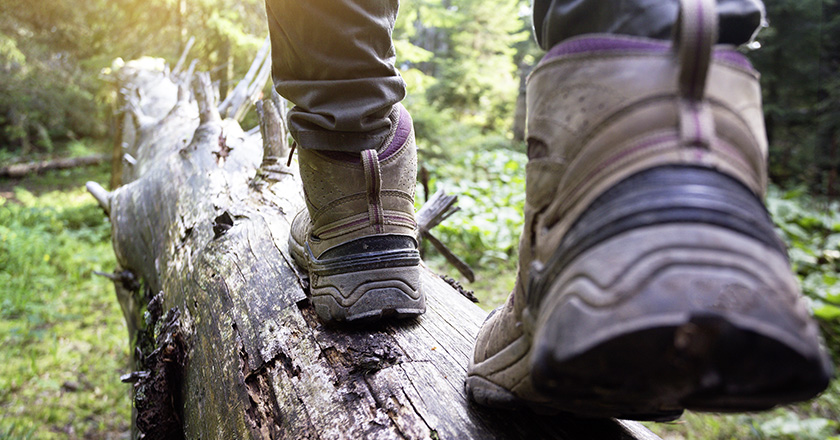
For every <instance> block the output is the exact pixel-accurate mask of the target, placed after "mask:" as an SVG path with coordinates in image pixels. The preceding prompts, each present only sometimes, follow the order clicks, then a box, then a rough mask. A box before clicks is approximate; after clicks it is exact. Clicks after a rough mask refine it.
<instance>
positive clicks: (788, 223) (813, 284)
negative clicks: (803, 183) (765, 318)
mask: <svg viewBox="0 0 840 440" xmlns="http://www.w3.org/2000/svg"><path fill="white" fill-rule="evenodd" d="M824 203H825V202H824ZM838 208H840V205H838V202H830V203H827V204H824V205H822V206H820V204H819V202H818V201H817V200H815V199H813V198H811V197H809V196H807V194H805V192H804V191H803V190H793V191H787V192H782V191H781V190H779V189H778V188H776V187H771V188H770V193H769V197H768V198H767V209H768V210H769V211H770V213H771V215H772V216H773V219H774V221H775V222H776V226H777V227H778V228H779V230H780V231H781V235H782V238H783V239H784V240H785V242H786V244H787V245H788V248H789V255H790V260H791V265H792V266H793V270H794V271H795V272H796V274H797V276H798V277H799V279H800V281H801V285H802V291H803V293H804V294H805V295H806V297H807V298H808V299H809V300H810V303H811V307H812V309H813V312H814V315H815V316H816V317H817V318H818V319H819V320H820V321H821V323H822V327H823V330H824V335H825V337H826V340H827V343H828V345H829V348H831V350H832V351H833V352H834V354H835V357H837V358H838V359H840V282H839V281H838V280H840V211H838Z"/></svg>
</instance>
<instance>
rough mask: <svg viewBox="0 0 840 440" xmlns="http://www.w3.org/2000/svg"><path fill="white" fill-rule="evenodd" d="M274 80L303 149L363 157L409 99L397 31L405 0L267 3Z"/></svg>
mask: <svg viewBox="0 0 840 440" xmlns="http://www.w3.org/2000/svg"><path fill="white" fill-rule="evenodd" d="M265 3H266V12H267V16H268V28H269V31H270V34H271V61H272V71H271V73H272V78H273V80H274V87H275V88H276V89H277V92H278V93H279V94H280V95H282V96H283V97H285V98H286V99H288V100H289V101H291V102H292V103H294V104H295V107H294V108H293V109H292V111H291V112H290V113H289V129H290V131H291V133H292V136H293V137H294V138H295V140H296V141H297V143H298V145H299V146H300V147H301V148H307V149H317V150H332V151H346V152H361V151H362V150H366V149H368V148H377V147H378V146H379V145H381V144H382V143H383V142H384V141H385V139H386V138H387V136H388V134H389V132H390V131H391V122H390V120H389V119H388V115H389V114H390V113H391V109H392V108H393V106H394V104H396V103H398V102H400V101H401V100H402V99H403V98H404V97H405V83H404V82H403V80H402V78H401V77H400V75H399V73H397V70H396V69H395V68H394V60H395V55H394V46H393V43H392V42H391V32H392V30H393V28H394V21H395V20H396V17H397V8H398V5H399V2H398V0H266V2H265Z"/></svg>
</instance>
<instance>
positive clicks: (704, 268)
mask: <svg viewBox="0 0 840 440" xmlns="http://www.w3.org/2000/svg"><path fill="white" fill-rule="evenodd" d="M594 262H602V263H603V262H608V263H609V264H608V266H609V267H607V268H605V266H604V265H602V264H593V263H594ZM550 290H551V292H550V293H549V294H548V295H547V298H546V302H545V303H544V304H543V308H542V312H541V313H540V316H539V318H538V320H537V323H536V328H538V329H539V331H537V333H536V335H535V336H534V342H533V349H532V350H533V352H532V354H531V358H530V368H531V377H532V380H533V383H534V387H535V388H536V389H537V390H538V391H540V392H541V393H542V394H544V395H546V396H557V397H558V398H559V397H562V399H555V400H554V402H553V404H554V405H555V406H556V407H558V408H561V409H566V410H573V411H574V412H576V413H578V414H587V415H593V416H610V417H619V418H636V419H661V418H663V417H665V418H667V417H668V415H669V414H675V413H677V412H679V411H681V410H682V409H693V410H702V411H716V412H734V411H755V410H764V409H768V408H772V407H773V406H776V405H779V404H786V403H790V402H795V401H800V400H805V399H808V398H811V397H813V396H814V395H816V394H817V393H819V392H820V391H822V390H823V389H824V388H825V387H826V386H827V384H828V381H829V379H830V375H831V374H830V368H831V367H830V364H829V363H828V361H827V359H826V358H825V357H823V356H822V355H821V353H820V352H819V349H818V347H819V342H818V335H817V327H816V325H814V324H813V323H811V322H810V321H809V318H808V312H807V309H806V305H805V304H804V302H802V301H800V300H798V298H797V297H798V289H797V287H796V284H795V280H794V279H793V277H792V275H790V269H789V267H788V265H787V262H786V261H785V259H784V258H782V257H781V256H780V255H778V254H777V253H775V252H773V251H771V250H769V249H767V248H766V247H765V246H763V245H762V244H761V243H757V242H755V241H754V240H752V239H749V238H745V237H743V236H742V235H740V234H737V233H733V232H732V231H728V230H725V229H722V228H719V227H713V226H708V225H700V224H695V225H691V224H684V225H668V226H659V227H651V228H646V229H643V230H637V231H633V232H630V233H627V234H623V235H622V236H620V237H617V238H615V239H612V240H610V241H609V242H608V243H605V244H603V245H601V246H598V247H597V248H596V249H593V250H592V251H591V252H589V253H587V255H586V256H582V257H581V258H580V259H579V260H578V261H576V262H575V263H573V264H571V265H570V266H569V267H568V268H567V270H565V271H564V274H563V276H561V277H560V278H559V279H557V280H556V282H555V283H552V285H551V287H550ZM561 338H562V339H563V340H564V342H563V343H562V344H558V343H557V342H558V341H559V340H561Z"/></svg>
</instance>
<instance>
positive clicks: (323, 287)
mask: <svg viewBox="0 0 840 440" xmlns="http://www.w3.org/2000/svg"><path fill="white" fill-rule="evenodd" d="M395 240H396V241H397V242H400V243H394V241H395ZM406 240H411V239H405V237H389V236H383V237H370V238H365V239H361V240H357V241H356V242H354V243H351V244H350V246H351V248H348V249H344V250H343V251H344V252H342V249H338V252H334V251H328V252H326V253H325V255H324V256H322V257H321V258H320V259H318V258H315V257H314V255H312V253H311V251H310V250H309V249H308V246H306V252H307V253H308V254H309V269H310V271H309V272H310V280H309V283H310V287H309V289H310V294H311V301H312V304H313V306H314V307H315V311H316V313H317V314H318V316H319V317H320V318H321V319H323V320H325V321H366V320H376V319H379V318H383V317H396V318H408V317H413V316H417V315H420V314H422V313H424V312H425V310H426V304H425V299H424V297H423V295H422V293H421V291H420V268H419V263H420V253H419V252H418V251H417V250H416V249H414V248H405V247H403V246H401V245H402V244H404V243H401V242H402V241H406ZM394 244H398V246H396V247H397V248H396V249H394V248H393V247H394ZM389 245H390V247H392V248H391V249H388V247H389ZM364 248H366V249H371V251H369V252H360V251H359V250H360V249H364Z"/></svg>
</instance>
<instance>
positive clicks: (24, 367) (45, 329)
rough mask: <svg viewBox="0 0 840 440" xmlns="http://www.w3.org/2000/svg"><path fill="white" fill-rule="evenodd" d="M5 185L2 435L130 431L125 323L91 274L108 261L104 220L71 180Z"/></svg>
mask: <svg viewBox="0 0 840 440" xmlns="http://www.w3.org/2000/svg"><path fill="white" fill-rule="evenodd" d="M59 180H60V179H59ZM10 193H11V194H10ZM3 194H4V196H0V414H2V419H0V438H2V439H6V438H8V439H18V438H21V439H23V438H34V439H52V438H56V439H58V438H61V439H64V438H93V439H106V438H123V437H127V430H128V424H129V421H130V406H129V399H128V386H127V385H125V384H122V383H120V380H119V376H120V374H121V373H125V372H126V367H127V366H128V353H127V351H128V349H127V346H128V344H127V334H126V330H125V324H124V321H123V318H122V314H121V313H120V310H119V305H118V304H117V301H116V299H115V298H114V294H113V287H112V285H111V284H110V282H109V281H108V280H106V279H104V278H101V277H96V276H94V274H93V272H94V271H97V270H101V271H110V270H112V269H113V268H114V266H115V261H114V253H113V250H112V248H111V243H110V226H109V224H108V222H107V220H106V219H105V217H104V216H103V213H102V211H101V210H100V209H99V207H98V206H97V205H96V203H95V202H94V201H93V198H92V197H90V195H88V194H87V193H86V192H85V191H84V188H83V187H81V186H80V185H79V184H78V182H77V183H76V185H75V187H73V188H72V189H64V190H59V191H51V192H45V193H43V194H41V195H35V194H33V193H31V192H29V191H27V190H25V189H23V188H22V187H16V188H15V189H14V190H13V191H11V192H4V193H3Z"/></svg>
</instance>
